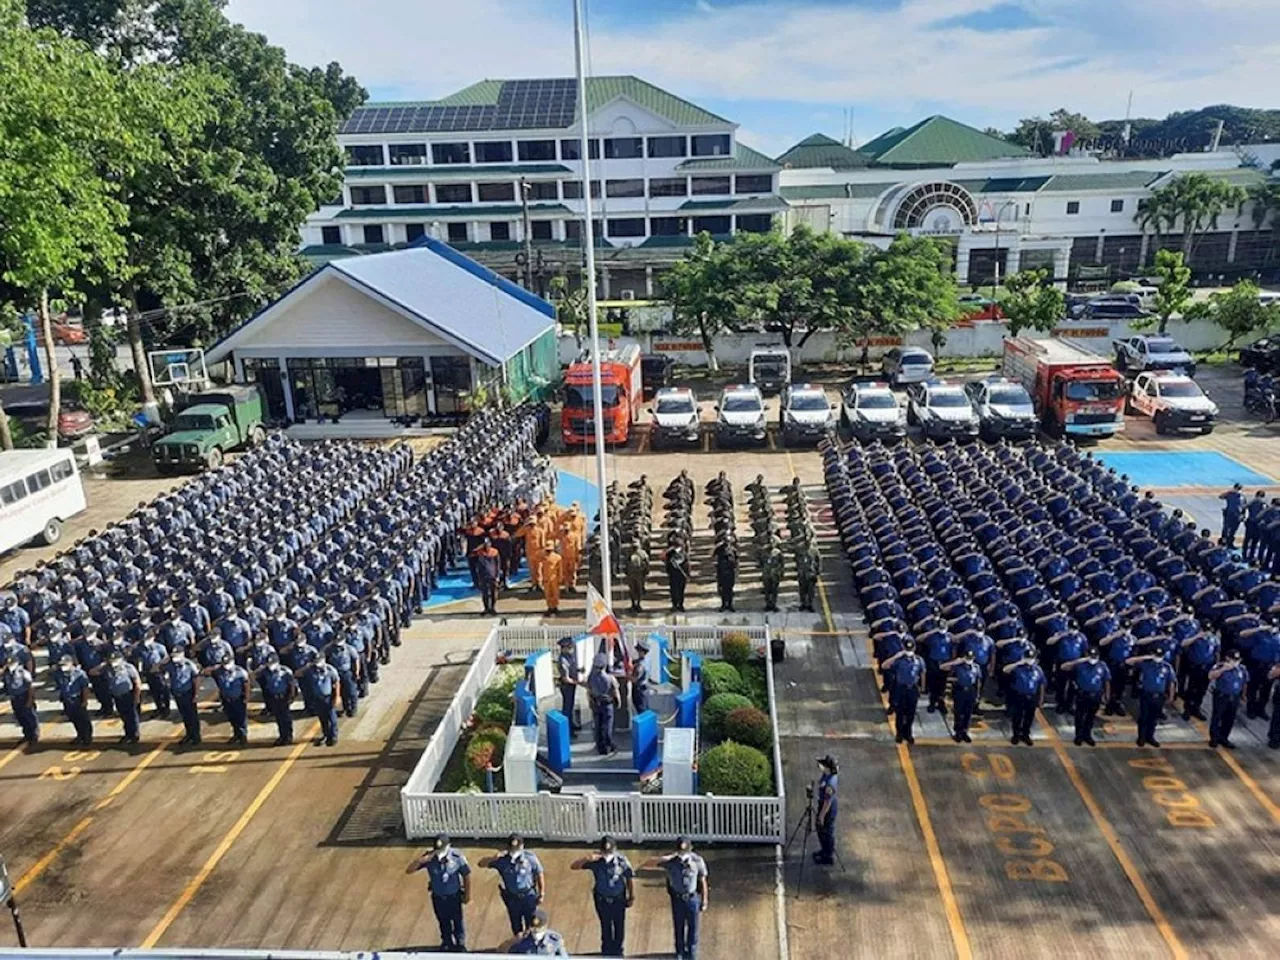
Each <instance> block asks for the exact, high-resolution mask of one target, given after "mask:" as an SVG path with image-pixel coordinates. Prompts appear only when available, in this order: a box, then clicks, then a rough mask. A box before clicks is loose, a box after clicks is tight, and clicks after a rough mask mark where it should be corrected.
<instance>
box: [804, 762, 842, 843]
mask: <svg viewBox="0 0 1280 960" xmlns="http://www.w3.org/2000/svg"><path fill="white" fill-rule="evenodd" d="M818 769H819V770H821V771H822V774H821V776H819V777H818V785H817V788H816V789H814V788H813V787H811V788H810V790H811V793H810V796H809V800H810V802H813V800H814V799H816V800H817V802H818V813H817V816H816V818H815V823H814V826H815V827H816V829H817V831H818V849H817V850H815V851H814V854H813V862H814V863H817V864H820V865H821V866H824V867H829V866H831V865H832V864H833V863H835V862H836V814H838V813H839V812H840V802H839V800H837V799H836V787H838V786H839V784H840V777H839V773H840V769H839V766H838V764H837V763H836V758H835V757H833V756H831V754H829V753H828V754H827V755H826V756H825V757H819V758H818Z"/></svg>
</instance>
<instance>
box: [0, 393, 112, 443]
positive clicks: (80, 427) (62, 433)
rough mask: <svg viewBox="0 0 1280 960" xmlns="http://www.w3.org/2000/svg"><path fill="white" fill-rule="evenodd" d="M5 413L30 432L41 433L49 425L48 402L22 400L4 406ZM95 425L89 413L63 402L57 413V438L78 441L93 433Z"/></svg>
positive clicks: (71, 403)
mask: <svg viewBox="0 0 1280 960" xmlns="http://www.w3.org/2000/svg"><path fill="white" fill-rule="evenodd" d="M4 410H5V413H7V414H8V415H9V416H10V417H11V418H13V419H14V420H17V421H19V422H20V423H21V424H22V425H23V426H24V427H25V428H26V429H28V430H30V431H43V430H45V429H46V427H47V425H48V423H49V401H48V400H23V401H20V402H18V403H12V404H6V405H5V408H4ZM94 429H95V425H94V422H93V417H92V416H90V414H89V411H87V410H85V409H84V408H83V407H81V406H80V405H79V404H77V403H76V402H75V401H73V400H63V401H62V404H61V406H60V409H59V413H58V437H59V439H61V440H78V439H79V438H80V437H83V436H86V435H88V434H90V433H93V431H94Z"/></svg>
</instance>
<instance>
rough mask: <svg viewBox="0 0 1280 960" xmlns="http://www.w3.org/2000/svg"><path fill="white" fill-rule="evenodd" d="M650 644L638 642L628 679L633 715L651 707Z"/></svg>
mask: <svg viewBox="0 0 1280 960" xmlns="http://www.w3.org/2000/svg"><path fill="white" fill-rule="evenodd" d="M648 658H649V644H648V643H647V642H645V641H644V640H639V641H637V642H636V656H635V659H634V660H632V661H631V666H630V670H629V677H628V679H629V680H630V682H631V709H632V716H637V715H639V714H641V713H644V712H645V711H646V710H648V709H649V693H650V690H649V659H648Z"/></svg>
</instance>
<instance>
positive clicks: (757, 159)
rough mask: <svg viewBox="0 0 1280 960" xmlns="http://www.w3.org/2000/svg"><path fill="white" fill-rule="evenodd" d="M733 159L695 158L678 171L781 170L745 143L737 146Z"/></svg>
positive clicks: (680, 166) (773, 162)
mask: <svg viewBox="0 0 1280 960" xmlns="http://www.w3.org/2000/svg"><path fill="white" fill-rule="evenodd" d="M734 150H735V152H734V154H733V156H731V157H694V158H692V159H690V160H685V161H684V162H683V163H681V164H680V165H679V166H677V167H676V169H677V170H683V171H690V172H693V173H698V172H699V171H702V170H768V171H773V170H780V169H781V167H780V166H779V165H778V164H777V163H776V162H775V161H773V160H771V159H770V158H769V157H766V156H765V155H764V154H763V153H761V152H760V151H759V150H752V149H751V148H750V147H748V146H747V145H746V144H745V143H739V144H735V146H734Z"/></svg>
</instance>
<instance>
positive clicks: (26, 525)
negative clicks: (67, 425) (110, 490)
mask: <svg viewBox="0 0 1280 960" xmlns="http://www.w3.org/2000/svg"><path fill="white" fill-rule="evenodd" d="M84 509H85V502H84V487H83V486H81V484H80V472H79V471H78V470H77V469H76V458H75V455H74V454H73V453H72V452H71V451H70V450H66V449H63V450H7V451H4V452H0V553H3V552H5V551H6V550H12V549H13V548H14V547H19V546H21V545H22V544H24V543H27V542H29V541H31V540H35V539H39V540H40V541H41V542H42V543H57V542H58V540H59V538H60V537H61V536H62V523H63V521H65V520H67V519H68V518H70V517H74V516H75V515H76V514H77V513H81V512H82V511H83V510H84Z"/></svg>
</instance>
